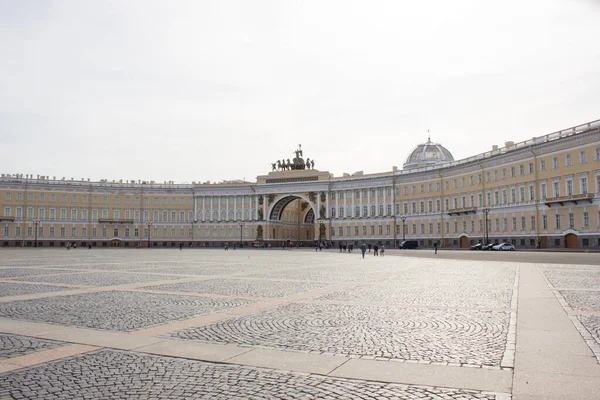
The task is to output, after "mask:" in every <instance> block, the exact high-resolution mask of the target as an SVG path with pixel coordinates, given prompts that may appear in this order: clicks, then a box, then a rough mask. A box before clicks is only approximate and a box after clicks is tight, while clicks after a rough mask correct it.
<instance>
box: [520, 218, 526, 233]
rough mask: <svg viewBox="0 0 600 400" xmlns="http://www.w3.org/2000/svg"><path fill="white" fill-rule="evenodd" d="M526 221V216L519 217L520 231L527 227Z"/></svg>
mask: <svg viewBox="0 0 600 400" xmlns="http://www.w3.org/2000/svg"><path fill="white" fill-rule="evenodd" d="M526 223H527V218H525V217H521V230H522V231H524V230H525V229H527V226H526Z"/></svg>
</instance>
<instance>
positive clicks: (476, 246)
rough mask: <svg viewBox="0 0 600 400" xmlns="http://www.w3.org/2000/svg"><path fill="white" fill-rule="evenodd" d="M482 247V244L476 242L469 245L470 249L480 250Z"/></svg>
mask: <svg viewBox="0 0 600 400" xmlns="http://www.w3.org/2000/svg"><path fill="white" fill-rule="evenodd" d="M482 247H483V244H481V243H477V244H474V245H473V246H471V247H470V249H471V250H481V248H482Z"/></svg>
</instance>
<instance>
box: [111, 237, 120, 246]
mask: <svg viewBox="0 0 600 400" xmlns="http://www.w3.org/2000/svg"><path fill="white" fill-rule="evenodd" d="M110 247H121V241H120V240H119V239H113V240H111V241H110Z"/></svg>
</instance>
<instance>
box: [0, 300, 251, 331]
mask: <svg viewBox="0 0 600 400" xmlns="http://www.w3.org/2000/svg"><path fill="white" fill-rule="evenodd" d="M250 303H251V301H249V300H242V299H234V298H232V299H211V298H208V297H190V296H173V295H166V294H165V295H162V294H152V293H139V292H122V291H109V292H99V293H86V294H79V295H71V296H60V297H49V298H43V299H35V300H21V301H14V302H9V303H0V316H1V317H8V318H16V319H23V320H28V321H36V322H50V323H55V324H61V325H67V326H79V327H85V328H95V329H106V330H115V331H130V330H135V329H139V328H144V327H148V326H152V325H157V324H162V323H166V322H172V321H177V320H180V319H183V318H189V317H191V316H194V315H200V314H206V313H210V312H214V311H218V310H223V309H226V308H233V307H238V306H242V305H246V304H250Z"/></svg>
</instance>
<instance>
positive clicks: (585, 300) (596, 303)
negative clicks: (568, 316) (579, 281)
mask: <svg viewBox="0 0 600 400" xmlns="http://www.w3.org/2000/svg"><path fill="white" fill-rule="evenodd" d="M598 289H600V287H599V288H598ZM559 293H560V294H561V295H562V296H563V297H564V299H565V300H566V301H567V303H569V306H570V307H571V308H572V309H573V310H576V311H600V291H588V290H559Z"/></svg>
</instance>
